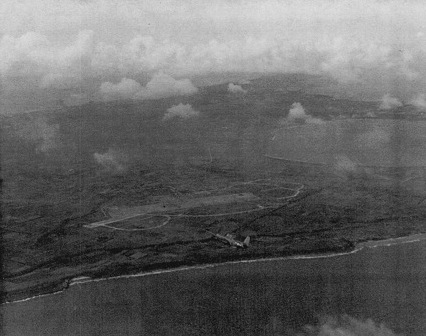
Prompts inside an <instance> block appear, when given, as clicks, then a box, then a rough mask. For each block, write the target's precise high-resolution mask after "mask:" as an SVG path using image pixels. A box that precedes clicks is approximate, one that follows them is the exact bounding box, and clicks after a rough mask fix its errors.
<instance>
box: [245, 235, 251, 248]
mask: <svg viewBox="0 0 426 336" xmlns="http://www.w3.org/2000/svg"><path fill="white" fill-rule="evenodd" d="M243 245H244V246H245V247H248V246H249V245H250V236H247V237H246V239H244V241H243Z"/></svg>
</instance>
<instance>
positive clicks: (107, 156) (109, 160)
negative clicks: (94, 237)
mask: <svg viewBox="0 0 426 336" xmlns="http://www.w3.org/2000/svg"><path fill="white" fill-rule="evenodd" d="M93 158H94V159H95V161H96V163H98V164H99V165H101V166H102V167H103V168H104V169H105V170H106V171H108V172H111V173H121V172H124V171H125V169H126V166H125V162H126V161H127V158H126V156H125V155H124V154H122V153H121V152H119V151H117V150H114V149H109V150H108V151H107V152H105V153H103V154H101V153H94V154H93Z"/></svg>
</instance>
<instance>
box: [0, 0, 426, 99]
mask: <svg viewBox="0 0 426 336" xmlns="http://www.w3.org/2000/svg"><path fill="white" fill-rule="evenodd" d="M425 11H426V4H425V3H422V2H420V1H409V2H403V1H396V0H390V1H380V0H373V1H370V0H360V1H356V3H355V2H353V1H352V2H351V1H340V2H339V3H338V4H336V3H335V1H332V0H320V1H315V2H312V1H311V2H298V1H286V2H281V1H277V0H265V1H262V2H258V1H236V2H230V1H227V0H218V1H214V2H208V1H207V0H200V1H199V2H194V1H192V0H182V1H179V4H177V3H176V2H173V1H171V0H165V1H154V0H146V1H130V0H123V1H115V0H91V1H77V0H69V1H59V2H58V1H56V2H55V1H53V0H22V1H19V2H17V1H14V0H3V1H1V2H0V77H1V79H0V80H1V81H2V82H3V85H5V86H10V87H13V88H14V89H16V90H19V87H14V86H13V84H14V83H15V82H16V78H18V77H19V78H25V80H26V79H27V78H36V79H37V81H36V82H37V84H38V85H40V87H41V88H43V89H45V90H48V89H52V88H69V87H76V86H78V85H79V84H80V83H79V82H80V81H85V80H89V79H90V80H92V79H96V83H95V84H94V85H95V86H96V88H98V87H99V85H100V83H101V81H111V80H112V78H141V77H139V75H141V74H142V75H143V76H150V75H152V74H155V73H160V72H163V73H167V74H169V75H170V76H173V77H176V78H177V77H179V78H182V77H184V78H191V77H190V76H192V75H200V74H206V73H219V72H245V73H254V72H258V73H296V72H303V73H309V74H316V75H318V74H319V75H327V76H331V77H333V78H335V79H337V80H338V81H339V82H340V83H351V84H354V85H358V86H359V87H360V88H364V90H366V91H368V92H370V91H374V92H375V94H376V96H375V97H379V96H381V95H382V94H383V93H385V92H390V91H391V90H392V89H393V88H397V90H398V92H394V91H392V92H394V94H397V95H398V97H400V99H403V98H404V99H405V98H406V97H411V96H412V95H413V93H414V92H419V90H420V91H421V90H422V89H424V90H425V91H426V34H425V28H424V15H423V13H425ZM390 22H391V23H392V24H390ZM176 27H179V29H176ZM259 27H262V29H261V30H260V29H259ZM389 29H391V30H392V34H389ZM160 79H161V78H160ZM160 79H158V80H159V81H160ZM161 80H163V81H165V83H167V79H164V78H163V79H161ZM154 84H155V82H154V83H153V85H154ZM189 88H190V85H189V84H188V83H187V82H186V83H181V84H180V85H179V86H174V85H171V87H169V89H170V90H171V91H178V92H179V94H181V91H182V90H183V91H184V92H186V90H189ZM146 89H147V90H148V92H143V93H141V95H142V97H144V94H145V95H152V96H156V95H157V96H161V95H162V94H163V93H162V92H161V90H160V91H159V90H158V87H155V86H153V87H152V88H151V89H149V88H146ZM192 90H193V88H192ZM421 92H423V91H421ZM17 96H19V95H17Z"/></svg>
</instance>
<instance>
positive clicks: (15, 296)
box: [0, 233, 426, 306]
mask: <svg viewBox="0 0 426 336" xmlns="http://www.w3.org/2000/svg"><path fill="white" fill-rule="evenodd" d="M422 240H426V233H415V234H410V235H408V236H402V237H396V238H385V239H377V240H368V241H362V242H359V243H356V244H351V245H350V246H349V245H347V246H346V248H340V249H339V248H337V249H329V251H320V250H318V251H309V252H308V253H303V251H300V252H301V253H297V252H296V253H294V254H290V255H281V256H279V255H274V253H269V256H268V255H264V256H260V255H259V253H257V254H258V257H254V258H250V255H248V258H245V256H244V257H243V258H235V259H233V258H232V257H233V256H232V255H228V256H227V257H228V258H229V259H230V260H225V261H219V260H217V261H215V260H211V261H210V260H209V261H207V262H204V263H203V262H200V263H197V264H191V265H186V264H185V263H184V262H183V263H162V264H153V265H150V266H151V267H149V269H145V270H140V271H139V272H135V273H129V274H117V275H115V274H113V275H111V276H108V275H107V276H105V277H102V276H99V277H97V276H95V277H89V276H77V277H73V278H67V279H65V280H63V281H61V282H60V283H58V282H54V283H50V284H49V283H48V282H47V283H45V284H44V285H45V286H43V288H40V287H38V290H37V287H36V288H32V289H27V290H20V291H16V292H11V293H6V295H9V296H10V300H7V299H6V300H4V301H3V302H1V303H0V305H2V306H5V305H8V304H15V303H22V302H26V301H29V300H34V299H37V298H41V297H44V296H48V295H56V294H60V293H62V292H64V291H65V290H67V289H68V288H70V287H72V286H75V285H82V284H85V283H89V282H100V281H110V280H117V279H125V278H136V277H145V276H152V275H158V274H165V273H173V272H184V271H191V270H197V269H207V268H215V267H220V266H223V265H232V264H240V263H254V262H268V261H275V260H294V259H318V258H333V257H338V256H342V255H350V254H353V253H357V252H360V251H362V250H363V249H365V248H376V247H386V246H392V245H397V244H409V243H415V242H419V241H422ZM253 254H254V255H256V253H253ZM237 257H238V256H237ZM213 259H214V258H213ZM218 259H222V258H218ZM170 264H172V265H170ZM161 266H163V267H161ZM164 266H165V267H164ZM168 266H170V267H168ZM110 273H114V270H113V271H112V272H110ZM6 297H7V296H6Z"/></svg>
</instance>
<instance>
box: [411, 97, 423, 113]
mask: <svg viewBox="0 0 426 336" xmlns="http://www.w3.org/2000/svg"><path fill="white" fill-rule="evenodd" d="M411 104H413V105H414V106H415V107H417V108H419V109H426V99H425V95H424V94H423V93H421V94H418V95H417V96H416V97H414V98H413V100H411Z"/></svg>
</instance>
